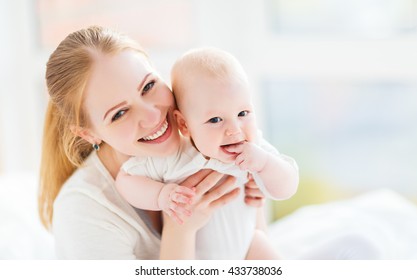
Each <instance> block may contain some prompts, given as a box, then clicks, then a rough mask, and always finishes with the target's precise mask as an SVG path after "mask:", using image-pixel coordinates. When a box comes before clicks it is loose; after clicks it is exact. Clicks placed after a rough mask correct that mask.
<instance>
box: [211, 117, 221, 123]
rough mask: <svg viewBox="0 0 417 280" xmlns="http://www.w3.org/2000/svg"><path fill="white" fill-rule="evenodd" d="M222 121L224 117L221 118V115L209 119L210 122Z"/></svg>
mask: <svg viewBox="0 0 417 280" xmlns="http://www.w3.org/2000/svg"><path fill="white" fill-rule="evenodd" d="M221 121H222V119H221V118H219V117H214V118H211V119H209V120H208V122H209V123H219V122H221Z"/></svg>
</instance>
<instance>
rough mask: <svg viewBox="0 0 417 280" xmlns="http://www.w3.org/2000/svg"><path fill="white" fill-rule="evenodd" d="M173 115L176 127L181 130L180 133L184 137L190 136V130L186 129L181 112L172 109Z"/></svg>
mask: <svg viewBox="0 0 417 280" xmlns="http://www.w3.org/2000/svg"><path fill="white" fill-rule="evenodd" d="M174 117H175V119H176V120H177V125H178V129H179V130H180V131H181V134H182V135H184V136H185V137H190V131H189V130H188V126H187V122H186V121H185V118H184V116H183V114H182V113H181V112H180V111H178V110H174Z"/></svg>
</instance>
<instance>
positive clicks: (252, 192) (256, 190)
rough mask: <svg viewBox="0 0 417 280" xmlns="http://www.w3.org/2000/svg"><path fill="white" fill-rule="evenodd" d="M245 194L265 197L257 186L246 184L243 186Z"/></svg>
mask: <svg viewBox="0 0 417 280" xmlns="http://www.w3.org/2000/svg"><path fill="white" fill-rule="evenodd" d="M245 196H251V197H260V198H264V197H265V196H264V194H263V193H262V192H261V190H260V189H259V188H251V187H247V186H245Z"/></svg>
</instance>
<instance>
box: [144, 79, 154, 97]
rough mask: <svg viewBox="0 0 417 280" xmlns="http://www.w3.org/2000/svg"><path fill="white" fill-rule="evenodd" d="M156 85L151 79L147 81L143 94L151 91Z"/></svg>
mask: <svg viewBox="0 0 417 280" xmlns="http://www.w3.org/2000/svg"><path fill="white" fill-rule="evenodd" d="M154 85H155V81H151V82H149V83H147V84H146V85H145V86H144V87H143V90H142V94H146V93H147V92H148V91H150V90H151V89H152V88H153V86H154Z"/></svg>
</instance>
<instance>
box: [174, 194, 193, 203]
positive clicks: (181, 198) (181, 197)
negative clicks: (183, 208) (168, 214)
mask: <svg viewBox="0 0 417 280" xmlns="http://www.w3.org/2000/svg"><path fill="white" fill-rule="evenodd" d="M171 200H172V201H174V202H177V203H185V204H190V203H191V198H190V197H188V196H185V195H183V194H180V193H174V194H172V195H171Z"/></svg>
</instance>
